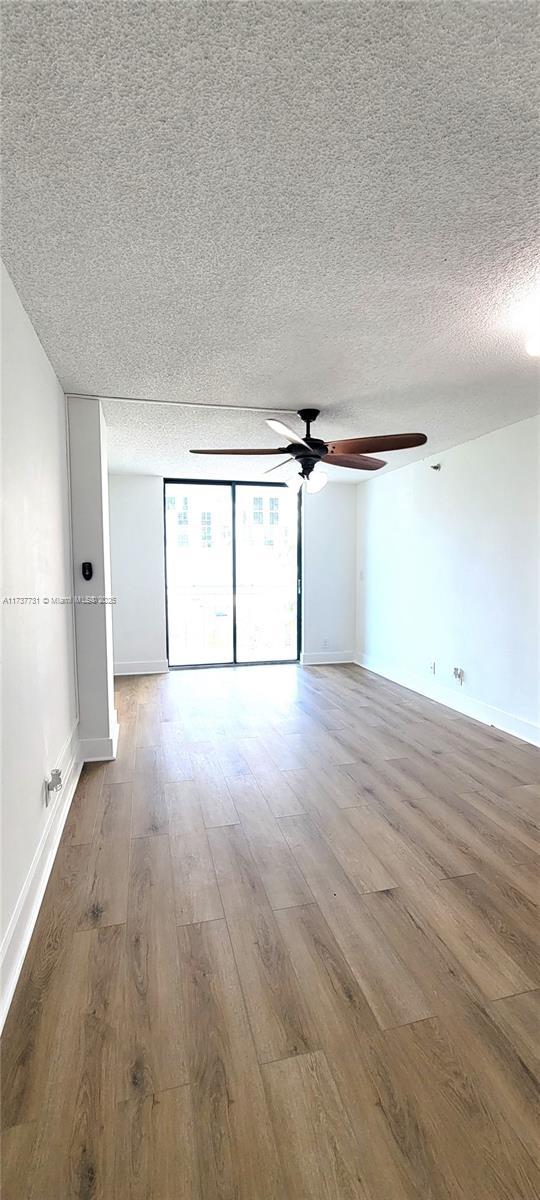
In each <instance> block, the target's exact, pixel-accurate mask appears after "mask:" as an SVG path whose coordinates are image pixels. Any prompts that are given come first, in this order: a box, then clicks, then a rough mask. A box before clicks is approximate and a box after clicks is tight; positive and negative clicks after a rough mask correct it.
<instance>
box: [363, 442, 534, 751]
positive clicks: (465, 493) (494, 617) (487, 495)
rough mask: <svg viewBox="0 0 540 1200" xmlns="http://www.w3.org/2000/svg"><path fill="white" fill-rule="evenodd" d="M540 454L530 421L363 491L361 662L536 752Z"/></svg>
mask: <svg viewBox="0 0 540 1200" xmlns="http://www.w3.org/2000/svg"><path fill="white" fill-rule="evenodd" d="M539 447H540V418H532V419H531V420H527V421H522V422H520V423H519V424H516V425H512V426H509V427H507V428H505V429H501V430H498V431H497V432H495V433H491V434H488V435H487V436H485V437H481V438H478V439H476V440H475V441H471V442H467V443H466V444H465V445H463V446H458V447H456V448H454V449H452V450H448V451H445V452H444V453H443V454H441V455H439V456H436V457H435V458H431V459H429V460H426V461H425V462H418V463H414V464H413V465H411V466H408V467H404V468H402V469H401V470H398V471H394V472H392V473H390V474H388V475H385V476H382V477H381V478H379V479H370V480H369V482H366V483H362V484H360V485H359V486H358V488H357V489H356V491H357V494H358V538H359V557H358V567H359V579H358V603H357V620H358V627H357V658H358V661H360V662H362V663H363V665H364V666H366V667H368V668H370V669H372V670H374V671H378V672H381V674H383V675H386V676H388V677H389V678H391V679H394V680H397V681H398V682H400V683H403V684H405V685H406V686H409V687H411V688H413V689H415V690H417V691H420V692H423V693H425V694H426V695H431V696H433V697H434V698H435V699H438V700H441V701H442V702H443V703H446V704H449V705H451V706H453V707H457V708H458V709H460V711H463V712H467V713H469V714H470V715H471V716H475V717H477V718H478V719H479V720H485V721H487V722H488V723H490V724H493V725H496V726H498V727H499V728H501V729H506V730H507V731H508V732H512V733H515V734H517V736H521V737H525V738H528V739H530V740H533V741H534V740H538V736H539V727H538V726H539V680H540V670H539V667H540V663H539V627H540V606H539V513H540V507H539V505H540V493H539V486H540V455H539ZM436 461H439V462H440V463H441V470H440V471H433V470H431V469H430V465H429V464H430V463H433V462H436ZM362 576H363V578H362ZM433 661H434V662H435V664H436V670H435V675H433V674H432V673H431V671H430V663H432V662H433ZM454 666H457V667H462V668H463V670H464V672H465V680H464V683H463V686H462V687H460V685H459V682H457V681H455V680H454V679H453V676H452V671H453V668H454Z"/></svg>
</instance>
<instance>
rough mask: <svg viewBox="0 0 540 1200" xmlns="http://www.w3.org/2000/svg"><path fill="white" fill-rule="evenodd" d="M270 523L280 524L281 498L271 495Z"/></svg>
mask: <svg viewBox="0 0 540 1200" xmlns="http://www.w3.org/2000/svg"><path fill="white" fill-rule="evenodd" d="M270 524H271V525H279V500H278V498H277V496H271V497H270Z"/></svg>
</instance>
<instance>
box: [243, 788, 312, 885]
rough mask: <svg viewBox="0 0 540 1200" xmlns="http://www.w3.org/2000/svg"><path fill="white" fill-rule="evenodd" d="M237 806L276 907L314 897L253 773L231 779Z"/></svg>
mask: <svg viewBox="0 0 540 1200" xmlns="http://www.w3.org/2000/svg"><path fill="white" fill-rule="evenodd" d="M228 787H229V791H230V793H231V796H232V800H233V804H234V807H235V809H236V811H237V813H238V815H239V817H240V822H241V825H242V828H243V831H244V833H245V836H246V838H247V841H248V844H249V847H250V849H251V853H252V855H253V858H254V861H255V865H256V867H257V870H258V872H259V875H260V877H261V880H262V884H263V887H264V890H265V892H266V895H267V896H268V901H269V903H270V906H271V907H272V908H288V907H289V906H290V905H294V904H305V903H306V902H308V901H310V900H312V899H313V896H312V895H311V892H310V890H309V888H308V886H307V883H306V881H305V879H304V876H303V875H302V873H301V871H300V870H299V869H298V866H297V864H296V862H295V860H294V858H293V856H292V854H291V852H290V850H289V847H288V845H287V843H286V841H285V838H284V837H283V834H282V832H281V829H280V828H279V825H278V823H277V821H276V818H275V816H274V815H273V813H272V812H271V811H270V808H269V807H268V804H267V803H266V800H265V798H264V796H263V794H262V792H261V790H260V788H259V786H258V783H257V780H256V779H255V778H254V777H253V776H252V775H239V776H236V777H235V778H230V779H229V781H228Z"/></svg>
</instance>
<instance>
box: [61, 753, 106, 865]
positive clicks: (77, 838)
mask: <svg viewBox="0 0 540 1200" xmlns="http://www.w3.org/2000/svg"><path fill="white" fill-rule="evenodd" d="M105 772H106V767H105V764H104V763H85V764H84V766H83V769H82V771H81V775H80V778H79V782H78V784H77V788H76V790H75V795H74V797H73V800H72V802H71V808H70V810H69V812H68V815H67V818H66V824H65V826H64V833H63V844H64V845H65V844H66V843H67V842H71V843H72V844H73V845H74V846H84V845H87V844H88V843H89V842H91V841H92V838H93V836H94V828H95V825H96V821H97V819H98V817H99V815H100V813H101V791H102V788H103V781H104V778H105Z"/></svg>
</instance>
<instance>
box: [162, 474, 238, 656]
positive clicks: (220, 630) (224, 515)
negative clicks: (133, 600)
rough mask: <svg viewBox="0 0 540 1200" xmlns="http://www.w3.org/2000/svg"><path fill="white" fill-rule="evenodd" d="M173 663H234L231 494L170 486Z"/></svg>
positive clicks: (210, 487) (209, 487)
mask: <svg viewBox="0 0 540 1200" xmlns="http://www.w3.org/2000/svg"><path fill="white" fill-rule="evenodd" d="M165 547H166V565H167V619H168V631H169V663H170V665H171V666H172V667H179V666H190V665H197V666H198V665H201V664H210V663H232V662H233V661H234V637H233V619H234V618H233V610H234V605H233V553H232V493H231V486H230V484H228V483H225V484H223V485H216V484H202V483H196V484H193V483H175V482H170V481H166V483H165Z"/></svg>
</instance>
